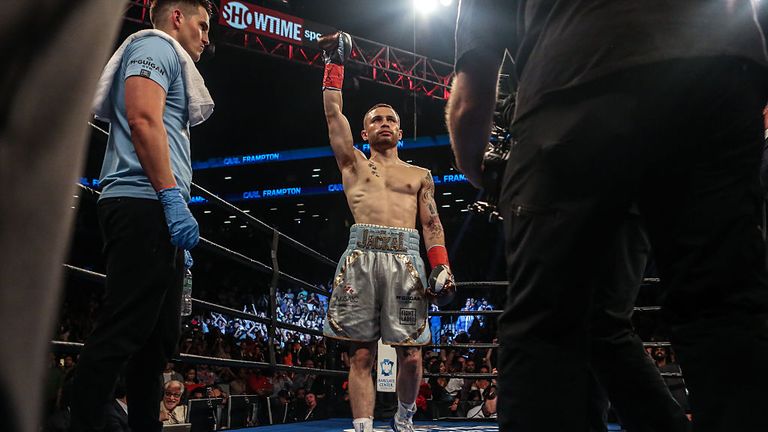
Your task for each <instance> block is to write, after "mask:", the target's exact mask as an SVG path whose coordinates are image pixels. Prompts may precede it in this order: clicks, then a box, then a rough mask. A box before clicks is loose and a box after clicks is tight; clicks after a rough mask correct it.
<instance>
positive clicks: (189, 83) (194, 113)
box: [93, 29, 214, 126]
mask: <svg viewBox="0 0 768 432" xmlns="http://www.w3.org/2000/svg"><path fill="white" fill-rule="evenodd" d="M148 36H160V37H161V38H163V39H165V40H167V41H168V42H170V43H171V45H173V47H174V48H175V49H176V53H178V55H179V61H180V63H181V70H182V75H183V78H184V88H185V89H186V92H187V105H188V108H189V124H190V125H191V126H197V125H199V124H200V123H202V122H204V121H206V120H207V119H208V117H210V116H211V113H213V105H214V104H213V98H211V94H210V93H209V92H208V89H207V88H206V87H205V81H204V80H203V77H202V75H200V72H199V71H198V70H197V67H195V62H194V61H192V57H190V56H189V54H188V53H187V52H186V51H184V48H182V47H181V44H179V42H178V41H177V40H176V39H174V38H172V37H171V36H170V35H168V33H165V32H163V31H160V30H156V29H149V30H141V31H138V32H136V33H134V34H132V35H130V36H128V38H127V39H125V42H123V44H122V45H120V48H118V49H117V51H115V53H114V54H112V58H110V59H109V61H108V62H107V65H106V66H105V67H104V71H103V72H102V73H101V78H99V84H98V87H97V88H96V96H95V98H94V100H93V114H94V115H96V117H97V118H99V119H101V120H106V121H111V119H110V118H109V117H110V111H111V109H110V105H111V103H112V101H111V100H110V97H109V95H110V90H111V89H112V82H113V80H114V78H115V73H117V71H118V70H119V69H120V62H121V61H122V60H123V53H124V52H125V48H126V47H127V46H128V45H129V44H130V43H131V42H133V41H135V40H137V39H141V38H145V37H148Z"/></svg>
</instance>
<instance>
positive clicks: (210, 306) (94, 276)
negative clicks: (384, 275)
mask: <svg viewBox="0 0 768 432" xmlns="http://www.w3.org/2000/svg"><path fill="white" fill-rule="evenodd" d="M64 267H65V268H66V269H68V270H70V271H73V272H75V273H78V274H81V275H83V276H85V277H86V278H88V279H91V280H93V281H96V282H104V281H105V280H106V279H107V276H106V275H104V274H102V273H96V272H93V271H90V270H86V269H83V268H80V267H75V266H73V265H69V264H64ZM192 303H193V304H196V305H198V306H200V307H202V308H203V309H206V310H212V311H216V312H221V313H223V314H226V315H230V316H233V317H236V318H242V319H246V320H249V321H254V322H258V323H261V324H264V325H272V319H271V318H266V317H262V316H259V315H254V314H252V313H249V312H243V311H239V310H237V309H232V308H229V307H227V306H222V305H219V304H216V303H211V302H207V301H205V300H199V299H196V298H193V299H192ZM275 327H280V328H283V329H286V330H293V331H299V332H301V333H306V334H311V335H314V336H323V332H321V331H319V330H315V329H310V328H306V327H300V326H297V325H293V324H289V323H284V322H282V321H276V322H275Z"/></svg>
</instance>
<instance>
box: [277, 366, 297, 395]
mask: <svg viewBox="0 0 768 432" xmlns="http://www.w3.org/2000/svg"><path fill="white" fill-rule="evenodd" d="M292 386H293V380H291V378H290V377H289V376H288V373H287V372H284V371H276V372H275V375H274V377H272V395H273V396H279V394H280V392H282V391H286V392H287V391H290V389H291V387H292Z"/></svg>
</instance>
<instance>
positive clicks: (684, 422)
mask: <svg viewBox="0 0 768 432" xmlns="http://www.w3.org/2000/svg"><path fill="white" fill-rule="evenodd" d="M610 248H611V249H609V250H610V253H609V254H604V256H606V258H607V261H606V262H604V263H602V265H603V266H604V271H600V272H599V273H598V274H597V275H596V278H595V287H594V290H595V291H594V293H593V300H592V301H593V304H592V307H591V312H590V320H589V324H588V325H589V336H590V342H591V353H590V362H591V367H592V371H593V374H594V377H595V382H594V383H593V384H592V385H593V386H594V387H593V388H591V389H590V392H591V396H590V399H591V400H592V402H593V405H592V406H591V411H592V412H590V414H589V415H590V419H589V423H590V431H591V432H596V431H598V432H599V431H605V430H607V429H606V425H605V420H606V419H607V408H608V403H607V402H608V400H610V402H611V404H612V406H613V408H614V411H616V414H617V415H618V416H619V420H620V422H621V424H622V426H623V428H624V429H625V430H627V431H628V432H661V431H670V432H672V431H674V432H685V431H688V430H689V424H688V423H689V422H688V419H687V418H686V416H685V411H684V410H683V408H682V407H681V406H680V405H679V404H678V403H677V401H676V400H675V399H674V397H673V396H672V394H671V392H670V391H669V388H668V387H667V384H666V382H665V381H664V379H663V378H662V377H661V375H660V373H659V369H658V368H657V367H656V364H655V363H654V362H653V360H651V358H650V357H649V356H648V355H647V354H646V352H645V349H644V347H643V341H642V340H641V339H640V337H639V336H638V335H637V334H635V332H634V330H633V327H632V313H633V311H634V305H635V300H636V299H637V294H638V290H639V289H640V285H641V283H642V279H643V273H644V272H645V267H646V264H647V262H648V256H649V254H650V241H649V239H648V235H647V234H646V231H645V228H644V224H643V222H642V218H641V216H640V215H639V214H638V212H637V209H636V206H632V208H631V209H630V211H629V212H628V213H627V215H626V216H625V219H624V220H623V221H622V222H621V224H620V226H619V230H618V232H617V233H616V235H615V237H614V238H613V243H612V245H610Z"/></svg>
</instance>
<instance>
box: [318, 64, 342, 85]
mask: <svg viewBox="0 0 768 432" xmlns="http://www.w3.org/2000/svg"><path fill="white" fill-rule="evenodd" d="M342 84H344V66H343V65H339V64H333V63H328V64H326V65H325V72H324V73H323V90H325V89H332V90H341V86H342Z"/></svg>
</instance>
